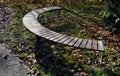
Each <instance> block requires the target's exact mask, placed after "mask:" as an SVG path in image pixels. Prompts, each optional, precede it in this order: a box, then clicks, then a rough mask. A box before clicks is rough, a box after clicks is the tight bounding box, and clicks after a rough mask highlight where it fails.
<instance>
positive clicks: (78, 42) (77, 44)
mask: <svg viewBox="0 0 120 76" xmlns="http://www.w3.org/2000/svg"><path fill="white" fill-rule="evenodd" d="M81 42H82V39H78V41H77V42H76V43H75V44H74V46H75V47H78V46H79V45H80V43H81Z"/></svg>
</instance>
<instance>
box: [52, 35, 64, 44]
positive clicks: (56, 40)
mask: <svg viewBox="0 0 120 76" xmlns="http://www.w3.org/2000/svg"><path fill="white" fill-rule="evenodd" d="M64 37H66V35H62V36H61V37H59V38H56V39H54V40H53V41H55V42H58V40H61V39H63V38H64Z"/></svg>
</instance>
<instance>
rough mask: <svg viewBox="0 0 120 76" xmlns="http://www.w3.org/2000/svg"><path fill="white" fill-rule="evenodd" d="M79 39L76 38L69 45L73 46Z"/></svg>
mask: <svg viewBox="0 0 120 76" xmlns="http://www.w3.org/2000/svg"><path fill="white" fill-rule="evenodd" d="M77 40H78V38H74V39H73V40H72V41H71V42H70V43H69V44H68V45H71V46H73V45H74V44H75V42H76V41H77Z"/></svg>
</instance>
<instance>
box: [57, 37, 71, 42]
mask: <svg viewBox="0 0 120 76" xmlns="http://www.w3.org/2000/svg"><path fill="white" fill-rule="evenodd" d="M69 38H70V36H66V37H64V38H63V39H61V40H59V41H58V42H59V43H63V42H64V41H65V40H67V39H69Z"/></svg>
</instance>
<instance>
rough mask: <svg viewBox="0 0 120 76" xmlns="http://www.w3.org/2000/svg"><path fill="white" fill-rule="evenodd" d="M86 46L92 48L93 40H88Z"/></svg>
mask: <svg viewBox="0 0 120 76" xmlns="http://www.w3.org/2000/svg"><path fill="white" fill-rule="evenodd" d="M86 48H87V49H91V48H92V40H88V41H87V45H86Z"/></svg>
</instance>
